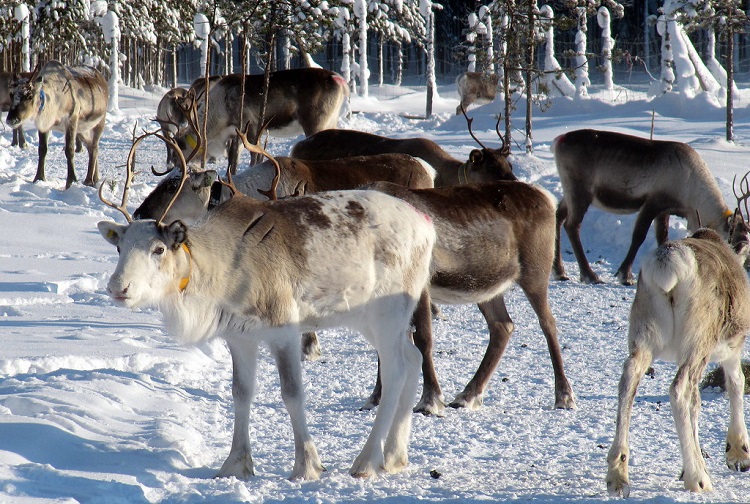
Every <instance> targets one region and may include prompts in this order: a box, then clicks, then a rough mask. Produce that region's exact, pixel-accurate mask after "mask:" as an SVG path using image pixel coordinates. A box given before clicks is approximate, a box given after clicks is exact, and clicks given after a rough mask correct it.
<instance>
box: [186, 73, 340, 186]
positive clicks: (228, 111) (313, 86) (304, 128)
mask: <svg viewBox="0 0 750 504" xmlns="http://www.w3.org/2000/svg"><path fill="white" fill-rule="evenodd" d="M264 78H265V76H264V75H262V74H261V75H246V76H244V79H245V89H244V108H243V110H242V120H243V124H240V123H239V121H240V114H239V111H240V103H241V100H242V99H243V90H242V79H243V76H242V75H240V74H230V75H226V76H224V77H223V78H221V79H220V80H219V81H218V82H217V83H216V84H214V85H213V86H212V87H211V89H210V91H209V93H208V114H207V117H206V119H205V120H206V135H207V138H205V144H206V148H207V149H208V154H209V155H210V156H213V157H219V156H222V155H223V154H224V148H225V146H226V143H227V140H229V139H230V138H231V137H233V136H234V134H235V129H240V130H243V131H244V133H245V134H246V135H247V137H249V138H251V139H253V138H257V137H258V136H259V134H260V133H261V132H260V131H259V121H260V117H259V115H260V111H261V107H262V104H263V95H262V92H261V91H262V89H263V81H264ZM348 96H349V87H348V85H347V84H346V81H345V80H344V78H343V77H341V76H340V75H339V74H337V73H335V72H331V71H330V70H324V69H322V68H298V69H294V70H280V71H277V72H271V74H270V80H269V83H268V98H267V102H266V110H265V114H264V117H265V118H266V119H265V120H266V125H265V126H264V127H265V128H266V129H268V131H269V132H270V133H272V134H274V135H278V136H291V135H297V134H300V133H304V134H305V136H309V135H312V134H313V133H317V132H318V131H321V130H324V129H327V128H335V127H336V126H337V124H338V118H339V114H340V111H341V106H342V104H343V103H344V100H345V99H346V98H347V97H348ZM204 109H205V107H204V106H203V103H202V100H201V101H200V102H199V103H198V115H199V119H200V120H199V122H198V124H200V125H202V124H203V116H204V114H203V111H204ZM196 133H197V132H196V131H192V132H190V133H188V134H186V135H185V136H184V137H183V138H182V139H181V141H180V142H179V143H180V144H181V146H182V148H183V150H184V152H185V154H186V155H187V154H188V153H190V152H191V150H193V149H194V148H195V145H196V142H197V138H196ZM234 157H235V155H233V154H230V160H229V165H230V169H232V171H233V170H234V169H235V168H236V166H237V159H234Z"/></svg>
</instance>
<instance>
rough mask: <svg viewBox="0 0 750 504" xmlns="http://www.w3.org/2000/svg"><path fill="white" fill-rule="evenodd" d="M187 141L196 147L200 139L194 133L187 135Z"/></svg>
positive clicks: (192, 146) (192, 147)
mask: <svg viewBox="0 0 750 504" xmlns="http://www.w3.org/2000/svg"><path fill="white" fill-rule="evenodd" d="M185 142H187V144H188V146H189V147H190V148H191V149H195V146H196V145H198V139H197V138H196V137H195V135H193V134H192V133H190V134H189V135H187V136H186V137H185Z"/></svg>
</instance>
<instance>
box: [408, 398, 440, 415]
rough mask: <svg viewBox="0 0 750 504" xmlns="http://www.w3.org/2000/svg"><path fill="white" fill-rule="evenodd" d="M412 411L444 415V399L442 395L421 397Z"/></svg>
mask: <svg viewBox="0 0 750 504" xmlns="http://www.w3.org/2000/svg"><path fill="white" fill-rule="evenodd" d="M414 413H422V414H423V415H425V416H437V417H444V416H445V400H444V399H443V397H442V396H440V397H436V398H427V399H425V398H422V399H420V401H419V402H418V403H417V405H416V406H414Z"/></svg>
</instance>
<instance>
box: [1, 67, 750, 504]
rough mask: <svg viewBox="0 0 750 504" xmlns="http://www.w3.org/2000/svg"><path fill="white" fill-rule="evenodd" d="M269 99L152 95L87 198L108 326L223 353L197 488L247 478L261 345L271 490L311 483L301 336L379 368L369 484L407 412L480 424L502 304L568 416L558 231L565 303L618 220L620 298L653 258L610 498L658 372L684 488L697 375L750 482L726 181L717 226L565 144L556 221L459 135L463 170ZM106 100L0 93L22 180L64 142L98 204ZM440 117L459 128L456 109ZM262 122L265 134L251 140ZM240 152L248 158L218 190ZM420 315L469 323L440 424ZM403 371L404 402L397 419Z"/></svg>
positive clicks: (327, 114) (319, 87) (313, 108)
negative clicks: (155, 178)
mask: <svg viewBox="0 0 750 504" xmlns="http://www.w3.org/2000/svg"><path fill="white" fill-rule="evenodd" d="M267 85H268V101H267V103H266V105H263V102H262V100H261V98H260V96H259V90H260V89H262V86H263V81H262V78H261V77H259V76H240V75H228V76H224V77H221V78H212V79H199V80H198V81H196V82H195V83H194V84H193V86H191V88H190V89H174V90H171V91H169V92H168V93H167V94H166V95H165V96H164V98H163V99H162V101H161V102H160V103H159V107H158V110H157V120H158V122H159V125H160V130H159V131H156V132H152V133H145V134H144V135H142V136H140V137H138V138H137V139H135V140H134V142H133V146H132V149H131V153H130V156H129V157H128V162H127V175H126V182H125V188H124V191H123V196H122V201H121V203H120V204H114V203H112V202H111V201H109V200H108V199H107V198H105V196H104V194H103V189H104V185H105V184H101V185H100V188H99V195H100V198H101V199H102V201H103V202H105V203H106V204H108V205H110V206H112V207H113V208H116V209H118V210H119V211H120V212H121V213H122V214H123V215H124V217H125V219H126V221H127V223H126V224H125V225H122V224H117V223H114V222H100V223H99V230H100V232H101V234H102V236H103V237H104V238H105V239H106V240H107V241H108V242H110V243H112V244H113V245H115V246H116V247H117V250H118V253H119V261H118V263H117V267H116V269H115V271H114V273H113V274H112V276H111V278H110V280H109V283H108V286H107V290H108V292H109V294H110V295H111V297H112V298H113V300H114V301H115V303H117V304H119V305H122V306H126V307H140V306H154V307H157V308H158V309H159V310H160V311H161V312H162V314H163V315H164V321H165V325H166V328H167V330H168V331H169V332H170V333H171V334H173V335H174V336H176V337H177V338H178V339H180V340H181V341H184V342H188V343H195V342H199V341H204V340H207V339H209V338H214V337H220V338H222V339H224V340H225V341H226V343H227V346H228V347H229V350H230V353H231V357H232V368H233V373H232V376H233V380H232V397H233V401H234V407H235V419H234V434H233V438H232V445H231V449H230V452H229V455H228V457H227V459H226V461H225V462H224V464H223V465H222V467H221V469H220V470H219V472H218V476H222V477H229V476H235V477H238V478H241V479H247V478H249V477H250V476H252V475H253V474H254V467H253V460H252V456H251V446H250V438H249V433H248V430H249V410H250V402H251V399H252V396H253V391H254V388H255V372H256V365H257V358H258V349H259V345H260V344H264V345H266V346H267V347H268V348H269V349H270V351H271V354H272V355H273V358H274V360H275V362H276V366H277V369H278V373H279V377H280V384H281V394H282V399H283V401H284V404H285V406H286V408H287V411H288V412H289V415H290V418H291V423H292V429H293V434H294V446H295V457H294V467H293V470H292V474H291V477H292V478H293V479H306V480H309V479H317V478H319V477H320V476H321V473H322V472H323V471H324V468H323V465H322V463H321V460H320V457H319V456H318V452H317V448H316V445H315V443H314V441H313V439H312V437H311V436H310V433H309V431H308V428H307V423H306V419H305V408H304V390H303V386H302V361H303V360H304V359H305V358H308V359H310V358H314V357H315V356H316V355H319V354H320V348H319V344H318V342H317V336H316V334H315V331H316V330H318V329H322V328H326V327H342V326H344V327H349V328H352V329H354V330H356V331H358V332H360V333H361V334H362V335H363V336H364V337H365V339H366V340H367V341H369V342H370V344H371V345H372V346H373V347H374V348H375V349H376V351H377V355H378V376H377V379H376V384H375V387H374V389H373V392H372V394H371V395H370V397H369V398H368V400H367V402H366V404H365V407H366V408H375V407H377V415H376V417H375V421H374V423H373V425H372V428H371V431H370V435H369V437H368V438H367V440H366V442H365V444H364V447H363V449H362V451H361V452H360V454H359V455H358V456H357V458H356V459H355V461H354V463H353V464H352V467H351V469H350V473H351V474H352V475H353V476H356V477H370V476H375V475H378V474H380V473H383V472H397V471H399V470H401V469H403V468H404V467H405V466H406V465H407V463H408V450H407V448H408V440H409V435H410V430H411V415H412V411H419V412H423V413H425V414H433V415H443V414H445V411H444V410H445V406H446V405H450V406H451V407H454V408H469V409H475V408H478V407H480V406H481V404H482V398H483V396H484V392H485V390H486V387H487V384H488V382H489V379H490V378H491V376H492V374H493V373H494V371H495V369H496V368H497V367H498V365H499V363H500V360H501V358H502V355H503V353H504V351H505V348H506V346H507V344H508V341H509V339H510V337H511V335H512V333H513V329H514V324H513V321H512V319H511V317H510V315H509V314H508V311H507V308H506V304H505V300H504V294H505V293H506V291H507V290H508V289H509V288H510V287H511V286H512V285H518V286H519V287H520V288H521V289H522V291H523V293H524V294H525V296H526V298H527V299H528V301H529V303H530V304H531V307H532V309H533V310H534V312H535V314H536V316H537V318H538V321H539V325H540V327H541V329H542V332H543V334H544V336H545V338H546V340H547V345H548V348H549V353H550V358H551V361H552V366H553V370H554V379H555V385H554V406H555V408H563V409H570V408H575V407H576V400H575V394H574V392H573V389H572V387H571V385H570V383H569V382H568V379H567V378H566V376H565V372H564V369H563V359H562V355H561V350H560V344H559V341H558V335H557V328H556V323H555V318H554V316H553V314H552V312H551V310H550V307H549V302H548V283H549V279H550V277H551V276H552V277H554V278H556V279H558V280H565V279H567V278H568V277H567V275H566V273H565V270H564V267H563V262H562V253H561V244H560V233H561V229H562V228H565V231H566V233H567V235H568V237H569V240H570V243H571V247H572V249H573V252H574V254H575V257H576V259H577V261H578V264H579V270H580V278H581V281H582V282H584V283H598V282H601V280H600V279H599V277H598V276H597V275H596V274H595V273H594V272H593V270H592V269H591V267H590V266H589V264H588V261H587V259H586V256H585V252H584V248H583V245H582V244H581V240H580V236H579V231H580V226H581V222H582V220H583V216H584V214H585V212H586V210H587V209H588V207H589V206H590V205H594V206H596V207H598V208H601V209H604V210H606V211H609V212H614V213H635V212H637V213H638V217H637V219H636V224H635V228H634V230H633V237H632V243H631V246H630V249H629V250H628V252H627V255H626V257H625V259H624V261H623V262H622V264H621V265H620V267H619V269H618V271H617V277H618V279H619V281H620V282H622V283H623V284H632V283H634V282H635V278H634V276H633V274H632V271H631V270H632V264H633V261H634V258H635V255H636V252H637V251H638V248H639V247H640V245H641V244H642V243H643V241H644V239H645V236H646V233H647V231H648V229H649V227H650V225H651V222H652V221H653V222H655V230H656V236H657V241H658V244H659V246H658V248H657V249H656V250H655V251H652V252H649V253H648V255H647V256H646V258H645V259H644V260H643V262H642V266H641V270H640V273H639V275H638V279H637V289H636V294H635V300H634V302H633V305H632V309H631V313H630V324H629V327H630V330H629V335H628V343H629V348H630V351H629V356H628V358H627V359H626V360H625V363H624V366H623V373H622V377H621V380H620V385H619V390H618V398H619V406H618V410H617V421H616V432H615V439H614V442H613V443H612V445H611V448H610V451H609V454H608V456H607V463H608V473H607V476H606V485H607V488H608V490H609V492H610V493H612V494H615V495H621V496H628V495H629V492H630V481H629V476H628V462H629V457H630V454H629V448H628V444H629V443H628V437H629V427H630V420H631V408H632V404H633V400H634V397H635V394H636V389H637V386H638V383H639V382H640V379H641V377H642V376H643V374H644V373H645V372H646V369H647V368H648V367H649V365H650V364H651V362H652V361H653V360H654V359H656V358H659V359H665V360H672V361H675V362H677V364H678V370H677V374H676V376H675V379H674V381H673V382H672V385H671V387H670V391H669V395H670V402H671V405H672V412H673V416H674V421H675V425H676V428H677V433H678V437H679V441H680V446H681V450H682V463H683V472H682V476H681V478H682V480H683V481H684V484H685V488H687V489H689V490H691V491H695V492H701V491H708V490H711V488H712V485H711V480H710V477H709V475H708V473H707V471H706V465H705V462H704V459H703V455H702V453H701V449H700V444H699V440H698V415H699V411H700V395H699V389H698V381H699V379H700V377H701V375H702V373H703V371H704V369H705V368H706V365H707V363H708V362H709V361H715V362H718V363H719V364H720V365H721V366H722V367H723V369H724V372H725V376H726V385H727V390H728V394H729V401H730V421H729V429H728V434H727V446H726V464H727V466H728V467H729V468H730V469H732V470H738V471H747V470H748V469H750V442H749V440H748V433H747V427H746V424H745V419H744V417H743V398H742V381H743V376H742V369H741V366H740V357H741V353H742V348H743V344H744V341H745V337H746V334H747V333H748V332H749V331H750V284H748V279H747V275H746V273H745V270H744V268H743V265H744V263H745V260H746V258H747V255H748V251H749V250H750V233H749V232H748V230H749V229H750V227H749V226H748V223H747V221H746V219H745V218H744V217H743V213H742V208H743V205H744V211H745V215H747V214H748V205H747V200H748V198H749V197H750V182H748V176H747V175H746V176H745V177H744V178H743V179H742V180H741V181H740V183H739V187H740V190H739V193H738V192H737V191H735V195H736V196H737V208H736V210H735V211H732V210H730V208H729V207H728V206H727V205H726V203H725V202H724V201H723V199H722V197H721V194H720V191H719V189H718V187H717V185H716V181H715V180H714V178H713V176H712V175H711V172H710V170H709V169H708V167H707V166H706V164H705V163H704V161H703V160H702V159H701V158H700V156H699V155H698V154H697V153H696V152H695V151H694V150H693V149H692V148H691V147H689V146H688V145H686V144H684V143H680V142H666V141H655V140H647V139H643V138H637V137H633V136H629V135H624V134H621V133H614V132H608V131H596V130H579V131H571V132H568V133H565V134H563V135H560V136H559V137H558V138H557V139H555V141H554V143H553V146H552V149H553V152H554V156H555V162H556V165H557V169H558V172H559V174H560V181H561V185H562V188H563V198H562V201H560V202H559V203H558V202H557V201H556V199H555V198H554V197H553V196H552V195H551V194H550V193H549V192H547V191H546V190H544V189H542V188H540V187H538V186H535V185H533V184H527V183H525V182H521V181H519V180H517V179H516V177H515V176H514V174H513V171H512V167H511V165H510V163H509V161H508V158H509V154H510V149H509V148H508V146H505V145H501V146H500V148H497V149H491V148H487V147H485V146H484V145H482V144H481V143H480V142H479V141H478V139H476V137H475V136H474V134H473V133H472V131H471V119H469V118H468V117H467V121H468V131H469V134H470V135H471V136H472V138H474V139H475V140H476V141H477V142H478V143H479V144H480V148H479V149H475V150H473V151H472V152H471V153H470V155H469V156H468V159H467V160H466V161H461V160H458V159H455V158H454V157H453V156H451V155H450V154H448V153H447V152H445V151H444V150H443V149H442V148H441V147H440V146H439V145H438V144H436V143H435V142H433V141H431V140H428V139H424V138H407V139H391V138H386V137H381V136H378V135H373V134H370V133H365V132H361V131H354V130H339V129H335V128H336V124H337V119H338V116H339V111H340V108H341V106H342V104H343V102H344V101H345V99H346V97H347V95H348V87H347V86H346V83H345V81H344V80H343V79H341V77H340V76H338V75H337V74H335V73H334V72H329V71H327V70H321V69H299V70H289V71H282V72H275V73H272V74H271V78H270V79H269V80H268V81H267ZM243 86H244V87H243ZM106 99H107V84H106V82H105V81H104V79H103V78H102V77H101V75H99V74H98V72H96V71H95V70H93V69H90V68H85V67H65V66H63V65H61V64H60V63H57V62H50V63H47V64H46V65H44V66H43V67H41V68H37V69H36V70H35V71H34V72H33V73H31V74H26V75H19V76H11V77H7V76H0V104H2V106H3V110H6V109H7V110H8V118H7V123H8V124H9V125H10V126H11V127H13V128H14V129H19V130H20V128H21V127H22V126H23V123H24V122H30V121H33V122H34V124H35V126H36V128H37V130H38V132H39V165H38V171H37V174H36V176H35V178H34V181H37V180H44V177H45V175H44V157H45V154H46V151H47V136H48V132H49V131H50V130H52V129H55V130H58V131H63V132H64V133H65V154H66V158H67V164H68V177H67V180H66V188H67V187H70V186H71V184H72V183H74V182H75V181H76V175H75V171H74V165H73V158H74V155H75V149H76V143H80V144H82V145H85V146H86V148H87V150H88V153H89V164H88V174H87V176H86V179H85V181H84V184H86V185H95V184H96V183H97V182H98V179H99V173H98V166H97V152H98V142H99V138H100V137H101V135H102V131H103V128H104V121H105V116H106ZM467 103H468V102H467ZM462 104H463V101H462ZM206 107H208V113H207V114H206V113H205V110H206ZM263 107H265V114H263V113H262V112H261V110H262V108H263ZM459 111H460V112H463V113H464V114H465V109H464V107H463V106H459ZM261 117H266V118H268V119H267V121H266V122H265V123H261ZM263 129H269V130H271V131H275V132H286V133H289V132H291V133H292V134H297V133H298V132H299V133H304V135H305V136H306V138H305V139H304V140H302V141H300V142H298V143H297V144H296V145H295V146H294V148H293V149H292V152H291V156H290V157H278V158H273V157H271V156H270V155H268V153H267V152H265V150H263V149H262V148H260V147H258V146H257V145H256V144H255V143H254V140H257V138H259V133H260V131H262V130H263ZM19 133H20V131H19ZM149 136H156V137H158V138H160V139H161V140H163V141H164V143H165V145H166V146H167V164H168V165H170V166H171V165H174V166H175V167H176V169H175V171H176V176H170V177H167V178H165V179H164V180H163V181H162V182H161V183H160V184H158V185H157V187H156V188H155V189H154V191H153V192H152V193H151V194H150V195H149V196H148V197H147V198H146V199H145V200H144V201H143V202H142V204H141V205H140V206H139V207H138V208H137V209H136V210H135V212H134V213H133V215H132V216H131V214H130V213H129V212H128V210H127V199H128V193H129V190H130V185H131V183H132V178H133V175H134V168H133V165H134V157H135V151H136V148H137V146H138V145H139V144H140V143H141V142H142V141H143V140H144V139H145V138H147V137H149ZM21 139H23V135H22V134H21V135H19V136H18V137H17V141H18V142H19V144H21V145H22V142H23V140H21ZM241 148H244V149H245V150H248V151H250V152H251V153H254V154H256V155H263V156H265V157H267V158H268V159H267V160H266V161H264V162H262V163H259V164H255V165H252V166H250V167H248V168H245V169H243V170H240V171H239V172H237V173H234V172H235V171H236V169H237V168H238V160H239V152H240V149H241ZM201 153H206V154H211V155H212V156H215V157H221V156H224V155H226V156H227V158H228V165H229V166H228V169H227V177H226V179H224V178H222V177H220V176H219V174H218V173H217V172H216V171H215V170H198V169H197V168H196V169H193V168H192V167H191V164H192V163H193V162H194V160H195V159H196V158H197V156H198V155H199V154H201ZM675 181H677V183H676V182H675ZM670 215H677V216H681V217H684V218H686V219H687V224H688V229H689V230H690V231H691V233H692V234H691V236H690V237H688V238H685V239H682V240H677V241H668V236H667V229H668V220H669V217H670ZM433 302H436V303H443V304H476V305H477V306H478V307H479V310H480V312H481V313H482V315H483V316H484V318H485V320H486V322H487V327H488V331H489V343H488V346H487V349H486V351H485V355H484V357H483V359H482V361H481V363H480V365H479V367H478V369H477V370H476V372H475V374H474V376H473V377H472V378H471V379H470V380H469V381H468V383H467V384H466V386H465V387H464V389H463V390H462V391H461V392H459V393H458V394H457V395H456V396H455V397H454V399H453V400H451V401H450V402H447V401H446V400H445V397H444V395H443V392H442V390H441V387H440V384H439V381H438V377H437V374H436V372H435V367H434V364H433V360H432V320H431V319H432V314H433V311H434V307H433V306H432V303H433ZM420 363H421V370H422V377H423V388H422V390H423V391H422V396H421V398H419V400H418V402H417V404H416V406H414V401H415V400H416V394H417V390H418V382H419V368H420Z"/></svg>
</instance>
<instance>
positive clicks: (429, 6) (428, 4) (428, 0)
mask: <svg viewBox="0 0 750 504" xmlns="http://www.w3.org/2000/svg"><path fill="white" fill-rule="evenodd" d="M441 8H442V6H441V5H440V4H434V3H432V0H419V12H420V14H422V17H423V18H424V19H425V26H426V28H427V29H426V31H425V52H426V53H427V68H426V74H427V75H426V77H427V110H426V111H425V115H426V116H427V117H430V116H431V115H432V101H433V100H434V99H435V98H436V97H437V79H436V77H435V12H434V11H435V9H441Z"/></svg>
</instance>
